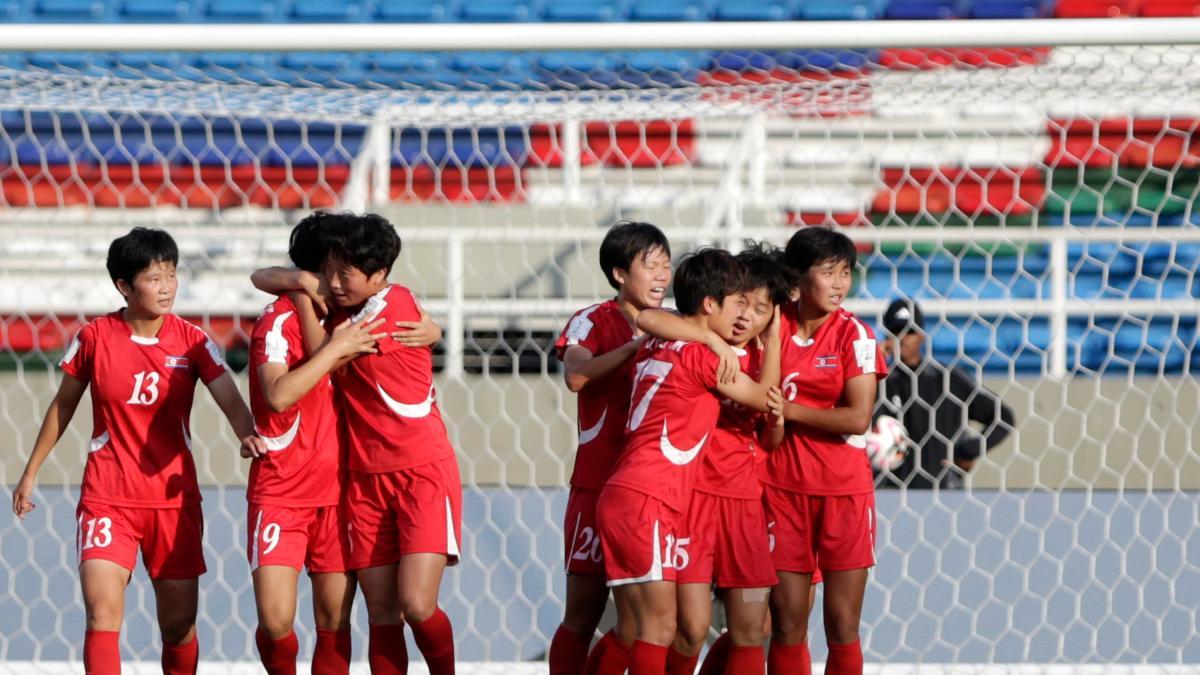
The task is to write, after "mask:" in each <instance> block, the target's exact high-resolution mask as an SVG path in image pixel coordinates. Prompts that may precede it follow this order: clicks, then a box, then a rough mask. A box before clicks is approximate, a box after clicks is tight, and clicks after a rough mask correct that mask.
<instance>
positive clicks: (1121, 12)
mask: <svg viewBox="0 0 1200 675" xmlns="http://www.w3.org/2000/svg"><path fill="white" fill-rule="evenodd" d="M1137 7H1138V2H1137V0H1058V7H1057V8H1056V10H1055V16H1058V17H1059V18H1063V19H1106V18H1115V17H1121V16H1134V15H1136V14H1137Z"/></svg>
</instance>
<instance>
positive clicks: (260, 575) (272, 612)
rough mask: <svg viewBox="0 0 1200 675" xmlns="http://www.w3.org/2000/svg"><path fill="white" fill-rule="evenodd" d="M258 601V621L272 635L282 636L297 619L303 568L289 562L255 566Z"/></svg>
mask: <svg viewBox="0 0 1200 675" xmlns="http://www.w3.org/2000/svg"><path fill="white" fill-rule="evenodd" d="M252 577H253V580H254V605H255V607H256V608H257V610H258V625H259V626H260V627H261V628H263V629H264V630H266V631H267V633H268V634H269V635H270V636H271V637H272V638H275V639H277V638H281V637H283V636H285V635H287V634H288V632H289V631H291V630H292V625H293V624H294V623H295V622H296V582H297V581H298V580H299V578H300V572H299V571H298V570H296V569H295V568H293V567H288V566H286V565H264V566H261V567H259V568H258V569H256V570H254V572H253V574H252Z"/></svg>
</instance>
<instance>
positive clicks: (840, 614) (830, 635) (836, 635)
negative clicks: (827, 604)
mask: <svg viewBox="0 0 1200 675" xmlns="http://www.w3.org/2000/svg"><path fill="white" fill-rule="evenodd" d="M858 624H859V617H858V614H857V613H856V612H850V611H838V610H834V611H829V610H828V609H827V610H826V612H825V636H826V638H827V639H828V640H829V641H830V642H832V643H834V644H839V645H844V644H850V643H851V642H855V641H857V640H858Z"/></svg>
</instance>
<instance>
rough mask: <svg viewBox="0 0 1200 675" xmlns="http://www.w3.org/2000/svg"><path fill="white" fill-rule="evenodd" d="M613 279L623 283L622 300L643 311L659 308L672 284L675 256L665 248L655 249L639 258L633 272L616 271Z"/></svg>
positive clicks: (618, 269) (617, 268) (632, 269)
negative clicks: (672, 266) (672, 258)
mask: <svg viewBox="0 0 1200 675" xmlns="http://www.w3.org/2000/svg"><path fill="white" fill-rule="evenodd" d="M613 278H615V279H616V280H617V283H618V284H620V287H621V290H620V294H619V297H620V298H621V299H622V300H625V301H627V302H630V303H632V304H633V305H634V306H635V307H637V308H638V309H639V310H642V309H658V308H659V307H662V303H663V300H665V299H666V297H667V287H668V286H670V285H671V256H670V255H668V254H667V252H666V251H665V250H663V249H662V248H657V247H656V248H652V249H650V250H649V251H647V252H646V253H645V254H644V255H640V256H635V257H634V259H633V262H632V263H630V265H629V269H627V270H624V269H621V268H620V267H615V268H613Z"/></svg>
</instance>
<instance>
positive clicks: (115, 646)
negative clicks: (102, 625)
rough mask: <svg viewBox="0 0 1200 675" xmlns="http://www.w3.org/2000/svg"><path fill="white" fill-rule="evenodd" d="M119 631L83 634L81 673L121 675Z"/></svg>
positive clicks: (86, 632)
mask: <svg viewBox="0 0 1200 675" xmlns="http://www.w3.org/2000/svg"><path fill="white" fill-rule="evenodd" d="M120 638H121V633H120V631H115V630H89V631H84V633H83V671H84V672H85V673H86V674H87V675H121V647H120Z"/></svg>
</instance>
